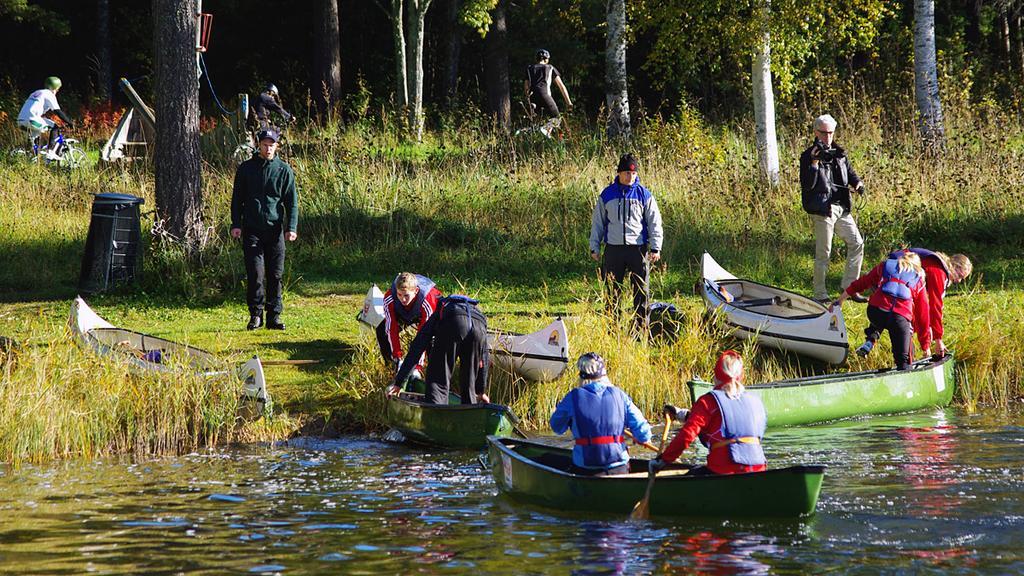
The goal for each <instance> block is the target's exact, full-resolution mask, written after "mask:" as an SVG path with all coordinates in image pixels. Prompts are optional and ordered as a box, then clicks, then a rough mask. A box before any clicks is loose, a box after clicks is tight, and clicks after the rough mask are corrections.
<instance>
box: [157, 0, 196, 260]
mask: <svg viewBox="0 0 1024 576" xmlns="http://www.w3.org/2000/svg"><path fill="white" fill-rule="evenodd" d="M197 8H198V5H197V4H196V1H195V0H153V31H154V34H153V40H154V50H153V52H154V54H155V60H156V62H155V64H156V66H155V68H156V72H155V76H156V83H155V90H154V92H155V93H156V117H157V119H158V120H157V123H156V147H155V151H154V156H153V171H154V173H155V177H156V213H157V219H158V220H159V222H160V224H161V225H162V227H163V230H164V231H165V232H166V233H167V234H168V235H169V236H170V238H171V239H172V240H175V241H177V242H179V243H181V244H182V246H183V247H184V248H185V252H186V254H188V255H189V256H190V257H193V258H194V257H196V256H197V255H198V254H199V251H200V250H201V249H202V247H203V244H204V243H205V240H206V234H205V232H204V229H203V221H202V213H203V197H202V186H201V182H200V173H199V170H200V161H201V155H200V150H199V82H198V79H197V76H196V73H197V71H196V50H195V43H196V12H197Z"/></svg>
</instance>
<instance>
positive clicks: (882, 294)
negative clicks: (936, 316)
mask: <svg viewBox="0 0 1024 576" xmlns="http://www.w3.org/2000/svg"><path fill="white" fill-rule="evenodd" d="M872 288H873V289H874V292H873V293H872V294H871V298H870V299H869V300H868V322H869V325H868V327H867V328H866V329H865V330H864V336H865V337H866V340H865V341H864V343H863V344H861V346H860V347H859V348H857V355H858V356H860V357H861V358H863V357H865V356H867V355H868V354H869V353H870V352H871V350H872V349H874V347H875V343H876V342H878V339H879V338H880V337H881V335H882V331H883V330H888V331H889V338H890V340H892V359H893V362H895V364H896V369H897V370H909V369H910V365H911V362H912V361H913V356H914V354H913V347H914V342H913V335H914V332H917V339H918V342H920V343H921V349H922V350H928V348H929V347H930V345H931V329H930V328H929V326H930V324H931V322H930V319H929V305H928V293H927V291H925V273H924V269H923V268H922V267H921V257H920V256H918V255H917V254H915V253H914V252H911V251H910V250H900V251H897V252H893V253H892V254H889V257H888V258H887V259H886V260H885V261H884V262H882V263H881V264H879V265H878V266H875V267H874V268H872V269H871V271H870V272H868V273H867V274H865V275H864V276H861V277H860V278H858V279H856V280H854V281H853V283H852V284H850V285H849V286H848V287H847V288H846V291H844V292H843V293H842V294H840V295H839V299H838V300H836V301H835V302H834V303H833V304H832V305H831V306H829V307H828V309H829V311H830V312H831V311H832V309H833V307H835V306H842V305H843V302H844V301H846V299H847V298H849V297H850V295H852V294H855V293H858V292H861V291H863V290H869V289H872Z"/></svg>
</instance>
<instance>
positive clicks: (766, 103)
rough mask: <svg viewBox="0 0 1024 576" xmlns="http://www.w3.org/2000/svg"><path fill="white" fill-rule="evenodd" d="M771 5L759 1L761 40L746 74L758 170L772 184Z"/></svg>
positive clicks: (775, 157)
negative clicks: (751, 88) (750, 90)
mask: <svg viewBox="0 0 1024 576" xmlns="http://www.w3.org/2000/svg"><path fill="white" fill-rule="evenodd" d="M770 9H771V6H770V4H769V2H765V3H764V4H763V5H762V16H763V19H762V20H761V26H762V28H761V43H760V46H758V50H757V51H756V52H755V54H754V59H753V63H752V65H751V74H750V77H751V79H752V80H753V85H754V126H755V137H756V139H757V160H758V164H759V165H760V168H761V174H763V175H764V177H765V178H767V179H768V182H770V183H771V185H772V186H778V184H779V144H778V141H777V140H776V137H775V93H774V92H773V90H772V66H771V63H772V56H771V49H772V48H771V33H770V32H769V30H768V18H769V12H770Z"/></svg>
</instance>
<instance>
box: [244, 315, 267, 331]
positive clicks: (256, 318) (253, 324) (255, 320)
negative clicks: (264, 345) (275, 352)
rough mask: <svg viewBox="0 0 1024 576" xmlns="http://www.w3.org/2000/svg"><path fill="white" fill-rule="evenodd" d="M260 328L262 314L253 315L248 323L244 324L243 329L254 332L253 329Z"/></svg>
mask: <svg viewBox="0 0 1024 576" xmlns="http://www.w3.org/2000/svg"><path fill="white" fill-rule="evenodd" d="M260 326H263V315H262V314H253V315H252V316H250V317H249V323H248V324H246V326H245V329H246V330H255V329H257V328H259V327H260Z"/></svg>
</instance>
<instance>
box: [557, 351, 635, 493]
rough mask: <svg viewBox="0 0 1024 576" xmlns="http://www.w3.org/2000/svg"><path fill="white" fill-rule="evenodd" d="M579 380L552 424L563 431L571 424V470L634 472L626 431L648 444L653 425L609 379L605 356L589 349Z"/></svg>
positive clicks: (580, 363) (606, 473)
mask: <svg viewBox="0 0 1024 576" xmlns="http://www.w3.org/2000/svg"><path fill="white" fill-rule="evenodd" d="M576 368H577V369H579V372H580V385H579V387H578V388H574V389H572V390H570V391H569V393H568V394H566V395H565V398H562V400H561V401H560V402H559V403H558V406H556V407H555V412H554V414H552V415H551V422H550V424H551V429H552V430H553V431H554V432H555V434H563V433H564V432H565V431H566V430H569V429H572V436H573V438H575V440H576V442H575V445H574V446H573V449H572V463H573V468H572V470H570V472H572V473H574V474H581V475H584V476H615V475H619V474H628V473H629V451H628V450H627V449H626V438H625V430H626V428H629V430H630V432H632V433H633V438H634V439H635V440H636V441H637V442H639V443H641V444H643V443H645V442H648V441H650V439H651V425H650V424H648V422H647V419H646V418H644V415H643V413H642V412H640V409H639V408H637V407H636V405H635V404H633V401H632V400H631V399H630V398H629V396H627V395H626V393H625V392H623V391H622V390H620V389H619V388H616V387H615V386H613V385H612V383H611V382H610V381H609V380H608V371H607V370H606V369H605V364H604V359H603V358H601V356H599V355H598V354H596V353H594V352H587V353H586V354H584V355H582V356H580V359H579V360H578V361H577V362H576Z"/></svg>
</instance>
